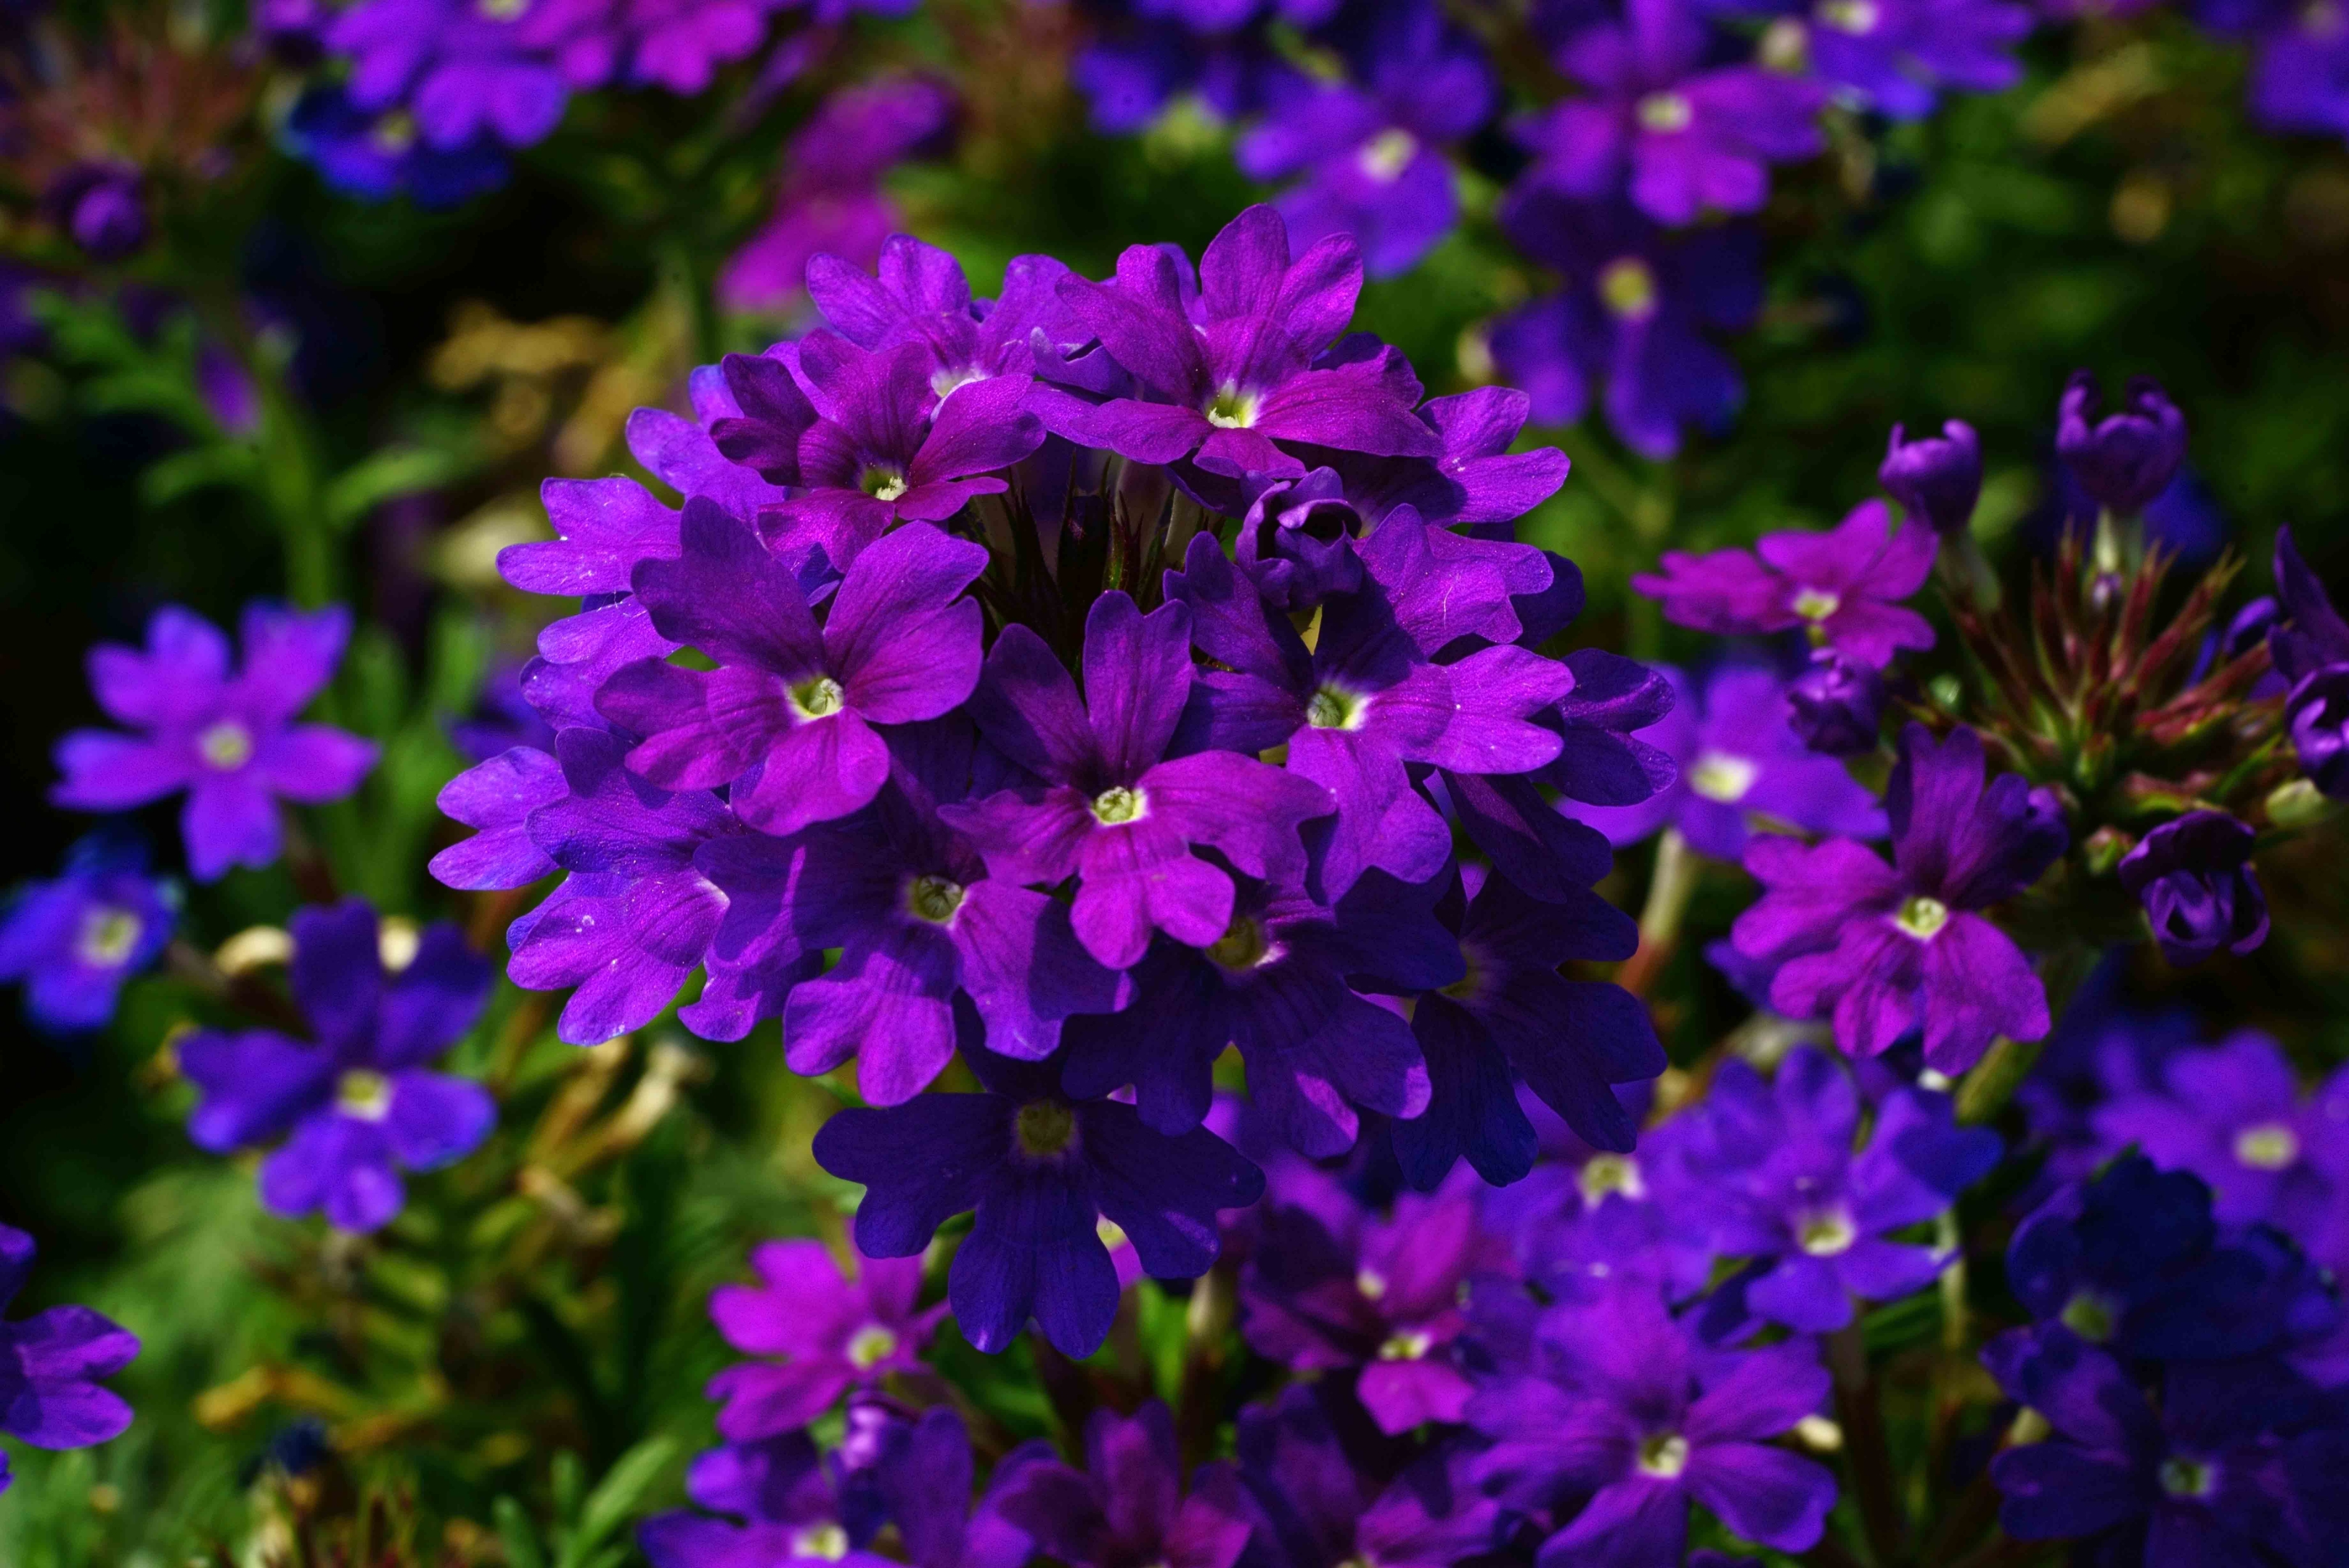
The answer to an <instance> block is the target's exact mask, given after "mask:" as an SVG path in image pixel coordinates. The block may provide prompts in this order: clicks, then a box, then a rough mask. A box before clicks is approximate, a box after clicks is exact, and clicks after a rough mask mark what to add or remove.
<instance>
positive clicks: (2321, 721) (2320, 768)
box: [2245, 663, 2349, 876]
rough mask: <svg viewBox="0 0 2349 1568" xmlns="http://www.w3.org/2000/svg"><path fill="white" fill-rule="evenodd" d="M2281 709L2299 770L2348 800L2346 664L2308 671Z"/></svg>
mask: <svg viewBox="0 0 2349 1568" xmlns="http://www.w3.org/2000/svg"><path fill="white" fill-rule="evenodd" d="M2283 711H2284V727H2285V729H2286V730H2287V732H2290V734H2291V736H2292V754H2293V755H2294V756H2296V757H2297V758H2298V759H2299V760H2300V771H2301V772H2302V773H2303V774H2306V775H2307V776H2308V779H2309V782H2310V783H2312V784H2315V785H2316V787H2317V789H2318V790H2319V791H2321V792H2322V793H2323V794H2326V795H2329V796H2331V797H2332V798H2333V799H2334V800H2349V663H2343V664H2328V665H2326V666H2324V668H2323V669H2322V670H2312V671H2310V672H2309V673H2308V674H2307V675H2306V676H2305V677H2303V678H2302V680H2300V682H2299V683H2298V684H2297V685H2295V686H2294V687H2292V691H2291V692H2290V694H2289V695H2287V696H2286V698H2285V699H2284V710H2283ZM2245 875H2247V876H2248V875H2249V873H2248V872H2246V873H2245Z"/></svg>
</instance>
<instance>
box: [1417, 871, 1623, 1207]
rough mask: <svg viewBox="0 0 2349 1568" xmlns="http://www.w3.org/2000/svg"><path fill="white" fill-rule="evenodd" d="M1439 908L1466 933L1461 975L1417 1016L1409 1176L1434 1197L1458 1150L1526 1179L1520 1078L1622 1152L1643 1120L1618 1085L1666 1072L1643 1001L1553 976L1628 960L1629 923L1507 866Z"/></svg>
mask: <svg viewBox="0 0 2349 1568" xmlns="http://www.w3.org/2000/svg"><path fill="white" fill-rule="evenodd" d="M1437 912H1438V914H1439V916H1440V917H1442V918H1443V919H1444V921H1445V923H1446V924H1447V925H1450V926H1451V927H1452V928H1453V929H1454V930H1455V931H1456V932H1457V933H1458V935H1459V940H1460V954H1461V959H1462V961H1463V963H1464V967H1465V970H1466V972H1465V973H1464V975H1463V976H1462V977H1461V978H1460V979H1459V980H1457V981H1454V982H1452V983H1451V984H1449V985H1446V986H1444V987H1443V988H1442V989H1441V990H1437V991H1431V992H1428V993H1427V994H1424V995H1423V996H1421V997H1420V998H1419V1000H1418V1002H1417V1003H1416V1004H1415V1005H1414V1006H1413V1010H1412V1021H1411V1026H1412V1033H1413V1037H1414V1038H1415V1039H1417V1040H1418V1042H1419V1044H1420V1049H1421V1051H1422V1052H1423V1053H1424V1054H1425V1055H1426V1057H1427V1072H1428V1081H1429V1085H1430V1095H1429V1101H1428V1108H1427V1111H1426V1113H1425V1114H1424V1115H1423V1116H1419V1117H1418V1118H1416V1119H1414V1120H1411V1121H1402V1122H1397V1123H1395V1124H1394V1127H1393V1137H1394V1143H1395V1154H1396V1157H1397V1158H1398V1159H1399V1160H1400V1162H1401V1163H1402V1170H1403V1177H1404V1179H1405V1180H1407V1181H1409V1182H1410V1183H1411V1184H1412V1185H1413V1186H1414V1187H1418V1188H1420V1189H1423V1190H1424V1189H1433V1187H1434V1186H1435V1185H1436V1183H1437V1182H1438V1181H1439V1180H1441V1179H1443V1177H1444V1173H1445V1172H1446V1171H1448V1170H1450V1169H1451V1168H1452V1165H1453V1161H1454V1159H1455V1158H1458V1157H1460V1156H1461V1155H1465V1156H1467V1158H1468V1162H1469V1163H1470V1164H1471V1165H1472V1166H1474V1167H1475V1168H1476V1172H1477V1174H1478V1175H1480V1176H1482V1177H1484V1178H1485V1180H1487V1181H1489V1182H1494V1183H1496V1184H1498V1183H1506V1182H1510V1181H1515V1180H1516V1179H1518V1178H1520V1177H1522V1176H1524V1175H1525V1174H1526V1171H1527V1170H1528V1169H1529V1168H1531V1167H1532V1163H1533V1156H1534V1149H1535V1134H1534V1128H1533V1126H1532V1124H1531V1123H1530V1122H1528V1121H1527V1120H1526V1116H1525V1113H1524V1111H1523V1110H1522V1109H1520V1108H1519V1106H1518V1104H1517V1097H1516V1091H1515V1089H1514V1087H1513V1079H1516V1078H1522V1079H1523V1080H1524V1081H1525V1084H1526V1086H1527V1087H1528V1088H1529V1089H1531V1090H1532V1091H1533V1093H1534V1094H1535V1095H1536V1096H1537V1097H1538V1098H1539V1099H1540V1100H1541V1101H1542V1103H1543V1104H1545V1105H1547V1106H1549V1108H1550V1109H1551V1110H1553V1111H1555V1112H1556V1113H1557V1115H1558V1116H1561V1117H1562V1118H1564V1120H1565V1121H1566V1124H1567V1126H1568V1127H1571V1128H1572V1129H1573V1130H1574V1133H1575V1135H1576V1136H1577V1137H1579V1138H1581V1139H1582V1140H1583V1141H1584V1142H1586V1143H1588V1144H1589V1145H1590V1146H1591V1147H1594V1148H1599V1149H1607V1150H1610V1151H1613V1152H1616V1153H1628V1152H1629V1151H1630V1148H1631V1147H1632V1144H1633V1142H1634V1140H1635V1137H1636V1132H1637V1124H1636V1123H1635V1122H1634V1121H1633V1120H1632V1118H1631V1116H1630V1115H1629V1114H1628V1113H1627V1112H1626V1111H1625V1110H1624V1109H1623V1106H1622V1104H1621V1102H1620V1101H1619V1099H1618V1098H1617V1096H1616V1094H1615V1089H1614V1085H1617V1084H1627V1083H1635V1082H1638V1081H1640V1080H1642V1079H1647V1078H1652V1077H1654V1076H1655V1075H1657V1074H1659V1073H1661V1072H1662V1071H1663V1070H1664V1066H1665V1062H1664V1051H1663V1047H1662V1046H1661V1044H1658V1043H1657V1041H1656V1033H1655V1027H1654V1025H1653V1024H1652V1023H1651V1022H1650V1021H1649V1018H1648V1012H1647V1009H1646V1008H1645V1007H1644V1006H1642V1005H1641V1004H1640V1001H1639V999H1638V998H1637V997H1634V996H1632V995H1631V994H1630V992H1626V991H1624V990H1623V989H1622V988H1621V987H1619V986H1617V985H1613V984H1609V983H1607V982H1605V981H1569V980H1566V979H1562V978H1561V977H1560V976H1559V974H1558V968H1559V966H1560V965H1561V964H1563V963H1566V962H1568V961H1599V962H1607V961H1621V960H1624V959H1628V958H1630V956H1631V953H1632V951H1633V950H1635V949H1636V948H1638V946H1639V945H1640V933H1639V929H1638V928H1637V927H1636V926H1635V925H1634V924H1633V923H1632V921H1631V919H1630V917H1629V916H1626V915H1625V914H1623V913H1622V911H1620V910H1619V909H1616V908H1614V907H1613V906H1612V905H1610V904H1609V903H1607V902H1606V901H1605V900H1604V899H1602V898H1599V897H1598V896H1596V895H1595V894H1591V893H1587V892H1585V893H1581V894H1580V896H1579V897H1577V898H1573V899H1571V900H1568V901H1563V902H1545V901H1542V900H1539V899H1536V898H1529V897H1527V896H1526V894H1525V893H1524V892H1522V891H1520V890H1519V889H1518V888H1516V886H1515V885H1514V884H1513V883H1511V882H1510V881H1509V880H1508V878H1507V877H1506V876H1505V875H1504V874H1502V873H1501V872H1499V871H1495V872H1491V873H1489V874H1485V875H1482V876H1478V875H1477V874H1476V873H1475V869H1474V868H1470V869H1468V870H1465V871H1464V873H1463V880H1462V881H1461V882H1460V883H1459V884H1457V885H1455V886H1454V888H1452V889H1451V890H1450V891H1449V892H1447V893H1446V894H1445V896H1444V902H1443V903H1442V904H1440V905H1439V906H1438V907H1437Z"/></svg>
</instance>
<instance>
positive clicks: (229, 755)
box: [196, 719, 253, 774]
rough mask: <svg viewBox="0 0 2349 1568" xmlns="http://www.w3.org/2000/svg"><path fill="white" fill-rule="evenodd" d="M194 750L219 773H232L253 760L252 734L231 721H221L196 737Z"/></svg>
mask: <svg viewBox="0 0 2349 1568" xmlns="http://www.w3.org/2000/svg"><path fill="white" fill-rule="evenodd" d="M196 750H197V751H198V752H199V753H202V756H203V759H204V761H205V762H206V763H210V764H211V765H212V766H213V767H215V768H218V769H219V770H220V771H221V772H222V773H224V774H231V773H234V772H235V771H236V770H237V769H239V768H241V767H243V766H244V764H245V763H249V762H251V761H252V760H253V732H252V731H250V730H248V729H246V728H245V727H244V726H243V725H242V724H240V723H238V722H236V721H235V720H233V719H222V721H221V722H219V723H217V724H214V725H212V727H211V728H210V729H207V730H206V731H205V732H203V733H202V734H201V735H198V736H197V737H196Z"/></svg>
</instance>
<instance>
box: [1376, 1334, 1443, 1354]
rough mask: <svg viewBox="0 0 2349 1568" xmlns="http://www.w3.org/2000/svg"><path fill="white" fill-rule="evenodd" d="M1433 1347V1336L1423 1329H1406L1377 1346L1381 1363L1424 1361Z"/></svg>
mask: <svg viewBox="0 0 2349 1568" xmlns="http://www.w3.org/2000/svg"><path fill="white" fill-rule="evenodd" d="M1434 1347H1435V1339H1434V1336H1433V1335H1432V1334H1428V1333H1427V1332H1426V1331H1425V1330H1424V1329H1417V1328H1407V1329H1404V1330H1403V1331H1402V1332H1401V1333H1400V1334H1395V1335H1394V1336H1393V1337H1392V1338H1391V1339H1389V1340H1388V1341H1387V1342H1386V1343H1385V1344H1384V1345H1380V1346H1379V1359H1380V1360H1381V1361H1424V1360H1426V1359H1427V1353H1428V1352H1429V1351H1430V1350H1432V1349H1433V1348H1434Z"/></svg>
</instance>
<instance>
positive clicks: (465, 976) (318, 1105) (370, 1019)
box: [179, 898, 497, 1231]
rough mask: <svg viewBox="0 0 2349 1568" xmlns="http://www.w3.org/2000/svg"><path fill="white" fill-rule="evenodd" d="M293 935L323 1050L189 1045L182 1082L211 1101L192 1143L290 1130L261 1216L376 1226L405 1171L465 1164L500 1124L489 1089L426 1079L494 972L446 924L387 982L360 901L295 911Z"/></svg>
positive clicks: (209, 1038) (300, 992)
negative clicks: (319, 1216)
mask: <svg viewBox="0 0 2349 1568" xmlns="http://www.w3.org/2000/svg"><path fill="white" fill-rule="evenodd" d="M291 928H292V930H293V935H294V976H293V978H294V999H295V1002H298V1003H299V1004H300V1005H301V1008H302V1011H303V1013H304V1014H305V1016H306V1017H307V1018H308V1020H309V1023H310V1026H311V1028H312V1029H313V1030H314V1031H316V1035H317V1040H316V1044H311V1043H308V1042H305V1041H298V1040H294V1039H290V1038H288V1037H287V1036H285V1035H284V1034H280V1033H275V1032H274V1031H273V1030H266V1029H254V1030H247V1031H245V1032H243V1033H237V1034H224V1033H218V1032H216V1031H212V1030H204V1031H200V1032H199V1033H195V1034H192V1035H191V1036H189V1037H188V1038H187V1039H186V1040H183V1041H181V1043H180V1048H179V1054H180V1068H181V1072H183V1073H185V1074H186V1075H187V1076H188V1079H189V1081H190V1082H191V1083H193V1084H194V1085H196V1088H197V1090H198V1092H199V1093H200V1094H201V1096H202V1098H201V1100H200V1101H199V1102H198V1104H197V1106H196V1108H195V1111H194V1113H193V1114H192V1115H191V1116H189V1118H188V1137H190V1138H191V1139H192V1140H193V1141H194V1142H195V1144H196V1146H197V1147H200V1148H204V1149H209V1150H211V1151H212V1153H214V1154H226V1153H228V1152H229V1151H230V1150H232V1149H237V1148H246V1147H253V1146H254V1145H256V1144H260V1143H263V1142H265V1141H267V1140H269V1139H272V1138H274V1137H277V1136H278V1135H279V1134H281V1133H285V1134H289V1135H290V1136H289V1137H287V1138H286V1141H285V1143H284V1144H283V1145H281V1146H280V1147H278V1148H277V1149H276V1150H275V1151H274V1152H273V1153H272V1154H271V1155H270V1156H269V1157H268V1158H266V1159H264V1160H263V1161H262V1164H261V1201H262V1202H263V1204H264V1206H266V1207H267V1208H268V1209H269V1210H271V1211H272V1212H274V1213H277V1214H284V1215H286V1216H288V1217H295V1216H299V1215H304V1214H310V1213H315V1212H316V1211H317V1210H321V1209H323V1210H326V1219H327V1221H328V1222H329V1223H331V1224H332V1225H334V1226H335V1228H336V1229H337V1230H341V1231H374V1230H378V1229H380V1228H381V1227H382V1226H384V1225H387V1224H388V1223H389V1222H390V1221H391V1220H392V1218H393V1216H395V1215H397V1214H398V1212H399V1210H400V1205H401V1204H402V1202H403V1201H404V1200H405V1198H406V1193H405V1191H404V1189H402V1187H401V1185H400V1180H399V1176H398V1170H399V1168H407V1169H409V1170H431V1169H436V1168H439V1167H440V1166H444V1165H447V1164H450V1162H451V1161H454V1160H457V1159H460V1158H463V1157H464V1156H465V1155H467V1154H470V1153H471V1151H472V1150H473V1149H474V1147H477V1146H478V1145H479V1144H480V1143H481V1140H482V1139H483V1138H485V1137H488V1136H489V1133H490V1128H491V1127H492V1125H493V1124H494V1123H495V1122H496V1120H497V1106H496V1105H495V1103H493V1102H492V1100H491V1098H490V1096H489V1094H488V1093H487V1091H485V1090H483V1089H482V1088H481V1085H478V1084H473V1083H469V1082H467V1081H466V1080H464V1079H462V1078H454V1077H450V1076H448V1075H444V1074H440V1073H435V1072H431V1071H429V1070H428V1069H429V1064H431V1063H433V1062H436V1061H438V1060H439V1059H440V1056H441V1055H442V1054H444V1053H446V1052H447V1051H448V1049H449V1047H450V1046H451V1045H453V1044H456V1042H457V1041H458V1039H459V1038H460V1036H462V1035H463V1034H464V1033H465V1032H466V1031H467V1030H468V1029H471V1027H472V1026H473V1021H474V1019H476V1018H477V1017H479V1016H480V1015H481V1005H482V1003H483V1002H487V1001H488V1000H489V993H490V968H489V965H488V964H486V963H484V962H483V961H481V958H480V957H479V956H478V955H476V954H475V953H474V952H473V951H472V950H471V949H469V948H468V947H466V946H465V939H464V937H463V936H462V935H461V934H460V932H459V931H458V929H457V928H456V927H454V926H450V925H440V926H433V927H430V928H429V929H426V931H425V932H424V935H423V938H422V940H421V942H420V943H419V946H418V948H417V950H416V953H415V956H414V957H413V958H411V959H410V960H409V962H408V963H407V965H406V966H405V967H404V968H401V969H399V970H398V971H387V969H386V967H385V964H384V961H383V958H382V955H381V949H380V945H379V941H378V934H377V929H376V918H375V911H374V910H373V909H369V908H368V907H367V905H366V904H365V903H363V902H361V901H360V900H358V899H357V898H350V899H346V900H345V901H344V902H342V903H340V904H336V905H334V906H332V907H330V908H326V909H302V910H299V911H297V912H296V913H295V916H294V919H293V920H292V922H291Z"/></svg>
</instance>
